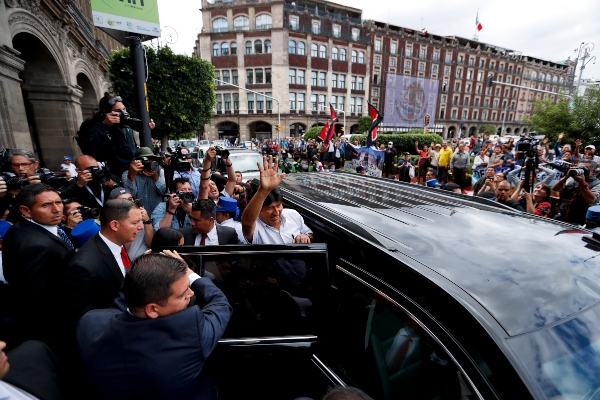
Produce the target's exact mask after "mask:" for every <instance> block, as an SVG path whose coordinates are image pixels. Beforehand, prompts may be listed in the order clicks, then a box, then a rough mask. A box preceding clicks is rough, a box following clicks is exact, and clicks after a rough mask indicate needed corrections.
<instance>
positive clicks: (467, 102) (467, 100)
mask: <svg viewBox="0 0 600 400" xmlns="http://www.w3.org/2000/svg"><path fill="white" fill-rule="evenodd" d="M469 100H470V99H469V98H468V97H465V107H469Z"/></svg>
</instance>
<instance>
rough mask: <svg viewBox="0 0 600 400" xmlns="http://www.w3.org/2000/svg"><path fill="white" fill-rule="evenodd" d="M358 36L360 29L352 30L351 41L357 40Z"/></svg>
mask: <svg viewBox="0 0 600 400" xmlns="http://www.w3.org/2000/svg"><path fill="white" fill-rule="evenodd" d="M359 35H360V29H357V28H352V40H354V41H356V40H358V36H359Z"/></svg>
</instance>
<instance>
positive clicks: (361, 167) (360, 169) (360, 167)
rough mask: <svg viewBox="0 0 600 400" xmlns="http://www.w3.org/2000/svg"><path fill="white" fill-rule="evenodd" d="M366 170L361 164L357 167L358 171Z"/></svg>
mask: <svg viewBox="0 0 600 400" xmlns="http://www.w3.org/2000/svg"><path fill="white" fill-rule="evenodd" d="M364 170H365V168H364V167H363V166H360V165H359V166H358V167H356V172H361V171H364Z"/></svg>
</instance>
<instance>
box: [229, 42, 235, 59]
mask: <svg viewBox="0 0 600 400" xmlns="http://www.w3.org/2000/svg"><path fill="white" fill-rule="evenodd" d="M229 49H230V50H231V55H232V56H235V55H236V54H237V43H236V42H231V45H230V46H229Z"/></svg>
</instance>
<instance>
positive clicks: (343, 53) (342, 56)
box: [340, 49, 346, 61]
mask: <svg viewBox="0 0 600 400" xmlns="http://www.w3.org/2000/svg"><path fill="white" fill-rule="evenodd" d="M340 61H346V49H340Z"/></svg>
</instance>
